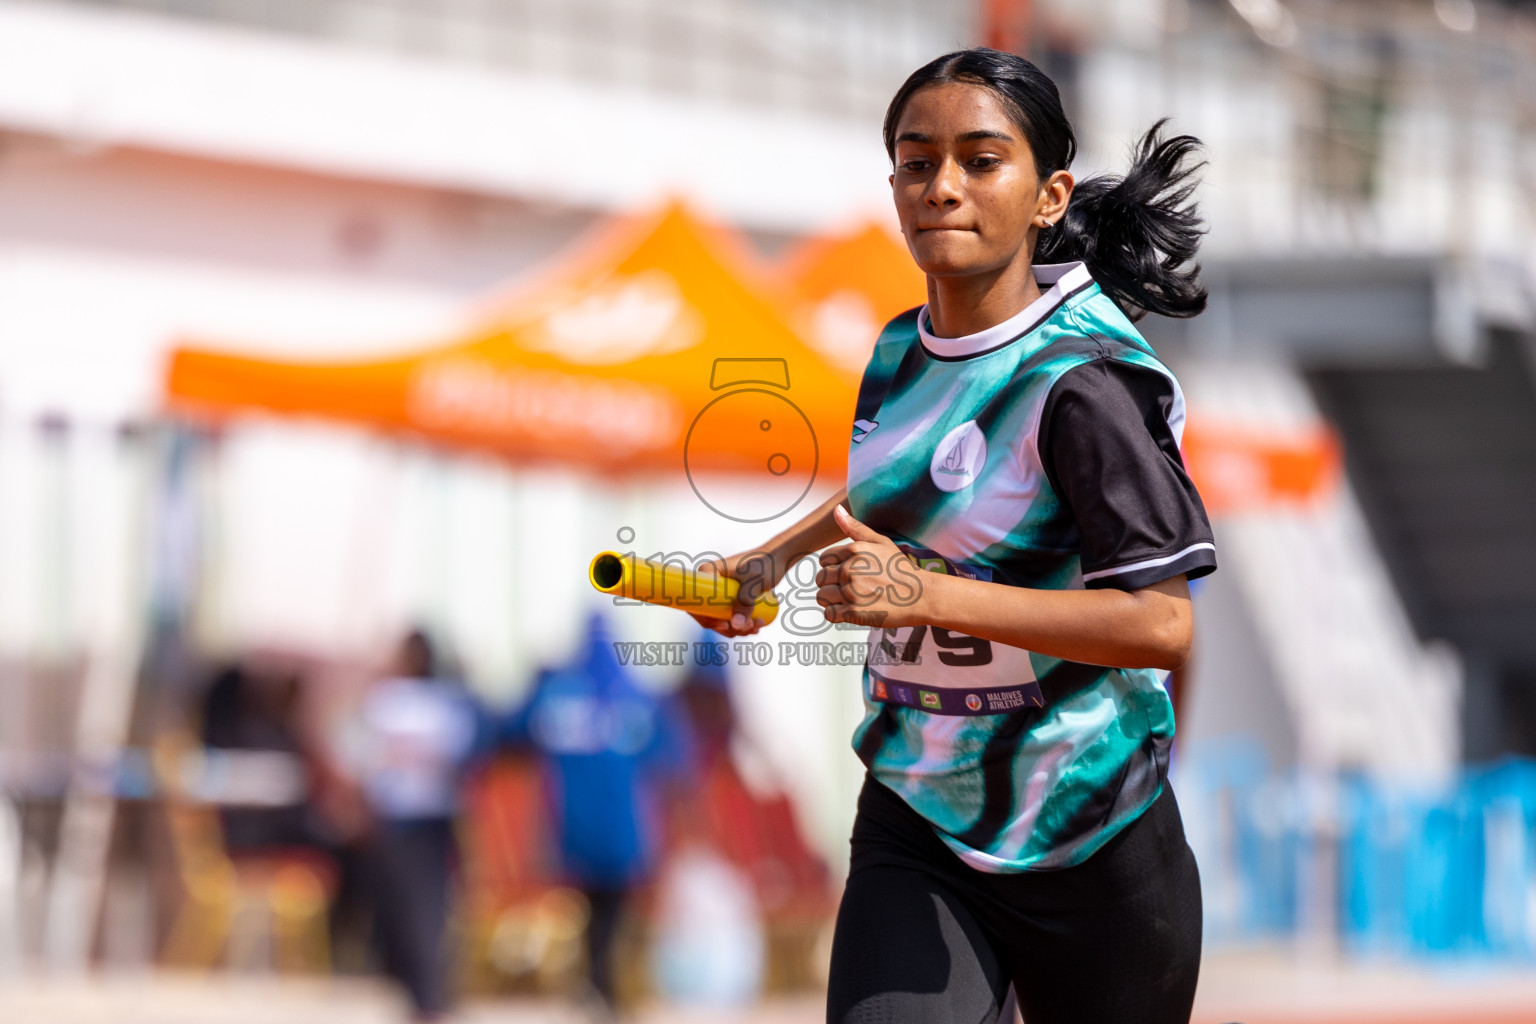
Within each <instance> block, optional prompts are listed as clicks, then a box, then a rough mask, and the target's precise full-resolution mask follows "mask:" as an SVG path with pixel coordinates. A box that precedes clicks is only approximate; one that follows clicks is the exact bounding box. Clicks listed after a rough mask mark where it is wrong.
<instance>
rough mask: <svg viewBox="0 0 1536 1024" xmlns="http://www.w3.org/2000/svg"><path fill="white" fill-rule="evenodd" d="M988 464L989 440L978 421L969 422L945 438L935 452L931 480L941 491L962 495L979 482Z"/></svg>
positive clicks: (929, 472) (929, 473)
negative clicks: (981, 473)
mask: <svg viewBox="0 0 1536 1024" xmlns="http://www.w3.org/2000/svg"><path fill="white" fill-rule="evenodd" d="M986 462H987V438H986V435H984V434H983V433H982V432H981V428H980V427H978V426H977V425H976V421H975V420H966V421H965V422H964V423H962V424H960V425H959V426H958V427H956V428H955V429H954V430H951V431H950V432H949V433H947V434H945V435H944V440H942V441H940V442H939V446H938V447H937V448H935V449H934V451H933V461H932V462H931V463H929V465H928V476H929V478H930V479H932V480H933V485H934V486H935V487H937V488H938V489H939V490H941V491H958V490H963V489H964V488H966V487H969V486H971V484H973V483H975V482H976V477H977V475H978V474H979V473H980V472H981V467H982V466H984V465H986Z"/></svg>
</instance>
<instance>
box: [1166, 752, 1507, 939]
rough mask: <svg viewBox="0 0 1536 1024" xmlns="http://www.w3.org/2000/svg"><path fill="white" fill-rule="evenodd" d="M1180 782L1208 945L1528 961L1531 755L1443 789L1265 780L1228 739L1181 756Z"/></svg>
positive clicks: (1356, 780)
mask: <svg viewBox="0 0 1536 1024" xmlns="http://www.w3.org/2000/svg"><path fill="white" fill-rule="evenodd" d="M1175 785H1176V786H1177V787H1178V794H1179V803H1180V806H1181V808H1182V809H1183V811H1184V816H1185V822H1186V828H1187V831H1188V833H1189V836H1190V843H1191V845H1192V846H1193V847H1194V849H1195V855H1196V857H1197V858H1198V860H1199V862H1200V870H1201V877H1202V883H1203V888H1204V892H1205V907H1206V929H1207V935H1208V939H1209V942H1210V944H1211V945H1213V946H1221V945H1233V944H1243V943H1252V942H1264V941H1273V940H1277V939H1279V940H1284V939H1288V938H1304V937H1308V936H1311V937H1314V938H1315V937H1319V936H1325V937H1327V938H1329V939H1331V940H1336V941H1337V942H1338V944H1339V945H1340V946H1341V947H1342V948H1343V949H1345V950H1346V951H1348V952H1351V953H1355V954H1359V955H1365V956H1373V955H1381V956H1398V957H1404V956H1406V957H1431V958H1445V957H1457V958H1481V959H1501V960H1526V961H1536V762H1533V761H1527V760H1511V761H1505V762H1501V763H1499V764H1495V765H1489V766H1480V767H1472V768H1468V769H1466V770H1465V771H1463V772H1462V773H1461V774H1460V775H1459V776H1457V777H1456V778H1455V779H1453V780H1450V781H1448V782H1443V783H1439V784H1429V783H1413V782H1407V781H1401V782H1397V781H1386V780H1381V779H1374V778H1368V777H1364V776H1348V775H1345V776H1329V777H1318V776H1315V775H1312V776H1308V775H1303V774H1290V775H1274V774H1271V773H1270V772H1268V771H1267V770H1266V767H1265V765H1264V763H1263V760H1262V757H1260V756H1259V755H1257V754H1256V753H1254V747H1253V746H1252V745H1247V746H1245V745H1242V744H1236V743H1234V744H1231V745H1229V746H1223V747H1217V748H1207V749H1203V750H1200V751H1195V752H1192V753H1191V754H1190V755H1188V756H1186V757H1184V758H1183V759H1182V760H1181V763H1179V764H1178V766H1177V773H1176V775H1175Z"/></svg>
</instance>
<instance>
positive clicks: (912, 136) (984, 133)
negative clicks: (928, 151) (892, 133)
mask: <svg viewBox="0 0 1536 1024" xmlns="http://www.w3.org/2000/svg"><path fill="white" fill-rule="evenodd" d="M987 139H997V140H998V141H1000V142H1012V141H1013V136H1012V135H1009V134H1008V133H1007V132H1000V131H998V130H996V129H995V128H977V129H976V130H975V131H970V132H963V133H961V134H960V135H957V136H955V141H956V142H984V141H986V140H987ZM896 141H897V142H898V143H900V142H916V143H918V144H919V145H923V144H926V143H929V142H932V141H933V136H932V135H929V134H928V133H927V132H902V133H901V134H900V135H898V136H896Z"/></svg>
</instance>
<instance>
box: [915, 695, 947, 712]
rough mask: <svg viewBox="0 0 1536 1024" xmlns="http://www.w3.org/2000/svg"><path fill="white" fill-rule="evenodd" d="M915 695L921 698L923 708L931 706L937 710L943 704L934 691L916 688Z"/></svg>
mask: <svg viewBox="0 0 1536 1024" xmlns="http://www.w3.org/2000/svg"><path fill="white" fill-rule="evenodd" d="M917 695H918V697H919V699H921V701H922V704H923V707H925V708H933V709H935V710H937V709H939V708H941V707H943V706H944V705H943V702H942V701H940V700H939V695H938V694H936V693H934V692H933V691H932V690H918V691H917Z"/></svg>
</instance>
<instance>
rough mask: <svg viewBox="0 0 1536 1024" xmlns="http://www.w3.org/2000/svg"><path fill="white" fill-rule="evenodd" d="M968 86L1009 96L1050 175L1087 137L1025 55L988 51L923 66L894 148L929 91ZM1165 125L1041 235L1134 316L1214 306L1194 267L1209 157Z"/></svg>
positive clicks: (1042, 244)
mask: <svg viewBox="0 0 1536 1024" xmlns="http://www.w3.org/2000/svg"><path fill="white" fill-rule="evenodd" d="M949 82H965V83H969V84H972V85H980V86H984V87H985V88H987V89H990V90H991V91H992V92H993V93H994V94H995V95H996V96H997V97H998V99H1000V100H1001V101H1002V102H1003V106H1004V107H1005V108H1006V109H1007V110H1008V113H1009V116H1010V117H1011V118H1012V120H1013V122H1014V123H1015V124H1016V125H1018V127H1019V130H1020V131H1022V132H1023V133H1024V137H1025V138H1026V139H1027V140H1028V141H1029V148H1030V149H1031V150H1033V151H1034V154H1035V171H1036V173H1037V174H1038V175H1039V177H1040V178H1041V180H1044V179H1045V178H1046V177H1048V176H1049V175H1050V174H1051V173H1052V172H1054V171H1062V170H1066V169H1067V168H1068V167H1070V166H1071V164H1072V158H1073V157H1074V156H1076V155H1077V137H1076V135H1074V134H1073V132H1072V124H1071V122H1069V121H1068V120H1067V115H1066V112H1065V111H1064V110H1062V107H1061V94H1060V93H1059V92H1058V91H1057V89H1056V83H1055V82H1053V81H1051V80H1050V78H1048V77H1047V76H1046V74H1045V72H1043V71H1041V70H1040V69H1039V68H1037V67H1036V66H1035V65H1033V64H1031V63H1030V62H1029V61H1027V60H1025V59H1024V58H1023V57H1019V56H1016V55H1014V54H1011V53H1004V52H1002V51H1001V50H991V49H987V48H986V47H980V46H978V47H973V48H971V49H969V50H957V51H955V52H954V53H948V54H945V55H944V56H942V57H940V58H938V59H937V60H934V61H930V62H929V63H927V64H925V65H923V66H922V67H920V68H918V69H917V70H916V71H914V72H912V74H911V75H910V76H909V77H908V78H907V80H906V81H905V82H904V83H902V86H901V88H900V89H898V90H896V95H895V96H894V97H893V98H892V99H891V105H890V107H889V108H887V110H886V112H885V150H886V153H887V154H888V155H889V156H890V157H891V159H892V160H893V161H894V160H895V159H896V122H897V121H898V120H899V119H900V118H901V113H902V111H903V110H904V109H905V108H906V105H907V101H908V100H910V99H911V98H912V96H913V95H914V94H915V93H916V92H918V90H920V89H924V88H927V87H928V86H930V85H942V84H945V83H949ZM1166 124H1167V119H1166V118H1165V119H1164V120H1161V121H1158V122H1157V123H1156V124H1155V125H1153V126H1152V127H1151V129H1149V130H1148V131H1147V133H1146V134H1145V135H1143V136H1142V138H1141V141H1140V142H1138V143H1137V144H1136V146H1135V148H1134V150H1133V151H1132V158H1131V168H1130V170H1129V171H1127V172H1126V173H1125V175H1124V176H1123V177H1122V176H1119V175H1109V174H1101V175H1095V176H1094V177H1091V178H1087V179H1085V180H1083V181H1080V182H1078V183H1077V186H1076V188H1074V189H1073V190H1072V199H1071V202H1070V203H1068V205H1067V212H1066V214H1065V215H1064V216H1063V217H1062V218H1061V219H1060V220H1059V221H1057V223H1056V224H1055V225H1054V226H1052V227H1049V228H1043V229H1041V231H1040V235H1039V238H1038V240H1037V241H1036V243H1035V253H1034V261H1035V262H1037V263H1070V262H1073V261H1075V260H1081V261H1082V262H1083V263H1084V264H1086V265H1087V267H1088V271H1089V273H1091V274H1092V275H1093V278H1094V280H1095V281H1097V282H1098V284H1099V287H1100V288H1102V289H1103V291H1104V293H1105V294H1106V295H1108V296H1109V297H1110V298H1111V299H1113V300H1114V301H1115V303H1116V304H1117V305H1118V306H1119V307H1120V308H1121V309H1122V310H1124V311H1125V313H1126V315H1127V316H1129V317H1130V318H1131V319H1132V320H1139V319H1140V318H1141V317H1142V315H1143V314H1145V313H1148V312H1151V313H1160V314H1162V315H1163V316H1173V317H1190V316H1195V315H1196V314H1198V313H1199V312H1200V311H1201V310H1203V309H1205V298H1206V290H1205V287H1204V285H1202V284H1201V283H1200V266H1199V264H1197V263H1194V262H1193V260H1194V258H1195V253H1196V251H1197V250H1198V249H1199V247H1200V236H1201V235H1202V234H1204V233H1205V226H1204V224H1203V223H1202V222H1201V220H1200V214H1199V211H1198V210H1197V209H1196V207H1195V204H1194V203H1193V202H1191V198H1192V196H1193V195H1194V191H1195V187H1196V185H1198V184H1199V177H1198V175H1199V172H1200V170H1201V168H1203V167H1204V166H1205V164H1204V163H1203V162H1199V163H1193V164H1191V163H1189V162H1188V160H1189V157H1190V156H1191V155H1192V154H1194V153H1195V152H1196V151H1197V150H1199V149H1200V146H1201V143H1200V140H1199V139H1197V138H1195V137H1194V136H1193V135H1175V136H1172V137H1169V138H1165V137H1164V134H1163V129H1164V127H1165V126H1166Z"/></svg>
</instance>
